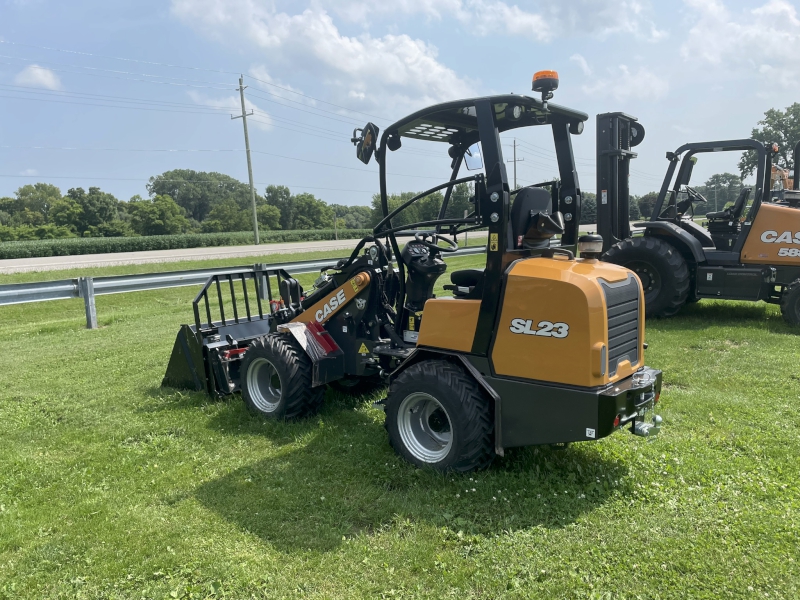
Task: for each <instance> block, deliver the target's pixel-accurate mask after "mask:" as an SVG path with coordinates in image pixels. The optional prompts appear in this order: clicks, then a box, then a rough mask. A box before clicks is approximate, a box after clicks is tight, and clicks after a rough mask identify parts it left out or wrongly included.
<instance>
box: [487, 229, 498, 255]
mask: <svg viewBox="0 0 800 600" xmlns="http://www.w3.org/2000/svg"><path fill="white" fill-rule="evenodd" d="M497 239H498V237H497V234H496V233H490V234H489V251H491V252H497V247H498V245H499V244H498V242H497Z"/></svg>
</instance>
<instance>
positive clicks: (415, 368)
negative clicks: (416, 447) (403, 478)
mask: <svg viewBox="0 0 800 600" xmlns="http://www.w3.org/2000/svg"><path fill="white" fill-rule="evenodd" d="M416 391H420V392H425V393H427V394H430V395H431V396H433V397H434V398H436V399H437V400H438V401H439V402H440V403H441V404H442V405H443V406H444V407H445V410H447V413H448V416H449V417H450V423H451V426H452V428H453V429H452V431H453V446H452V448H451V450H450V453H449V454H448V455H447V456H446V457H445V458H444V459H442V460H441V461H439V462H438V463H426V462H421V461H419V460H417V459H416V458H414V457H413V456H412V455H411V454H410V453H409V452H408V451H407V450H406V448H405V445H404V444H403V441H402V438H401V437H400V434H399V431H398V428H397V411H398V409H399V407H400V404H401V402H402V401H403V399H404V398H405V397H406V396H408V394H410V393H413V392H416ZM385 408H386V423H385V427H386V430H387V432H388V434H389V443H390V444H391V446H392V448H393V449H394V451H395V452H397V454H399V455H400V456H401V457H403V458H404V459H405V460H406V461H408V462H410V463H411V464H413V465H416V466H418V467H431V468H433V469H436V470H437V471H443V472H458V473H467V472H470V471H476V470H479V469H485V468H487V467H488V466H489V465H490V464H491V463H492V461H493V460H494V457H495V452H494V416H493V414H492V410H491V402H490V401H489V399H488V398H487V397H486V394H485V393H484V392H483V390H482V389H481V388H480V386H479V385H478V384H477V383H476V382H475V380H474V379H473V378H472V377H470V376H469V375H468V374H467V373H466V372H465V371H464V369H463V368H461V367H460V366H459V365H456V364H454V363H452V362H449V361H447V360H423V361H421V362H418V363H416V364H414V365H412V366H410V367H409V368H408V369H406V370H405V371H403V372H402V373H401V374H400V375H399V376H398V377H397V379H395V380H394V381H393V382H392V384H391V386H390V387H389V394H388V395H387V397H386V402H385Z"/></svg>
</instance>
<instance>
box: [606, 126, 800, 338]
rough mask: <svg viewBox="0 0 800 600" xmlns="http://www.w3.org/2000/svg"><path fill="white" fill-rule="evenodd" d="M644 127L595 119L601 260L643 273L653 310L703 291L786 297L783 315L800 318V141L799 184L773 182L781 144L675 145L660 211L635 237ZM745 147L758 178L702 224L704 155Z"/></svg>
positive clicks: (734, 296)
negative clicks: (697, 212)
mask: <svg viewBox="0 0 800 600" xmlns="http://www.w3.org/2000/svg"><path fill="white" fill-rule="evenodd" d="M639 127H640V126H639V124H638V123H636V119H635V118H634V117H631V116H629V115H624V114H622V113H610V114H604V115H598V117H597V194H598V202H597V213H598V219H597V224H598V233H599V234H600V235H601V236H602V237H603V240H604V247H603V250H604V252H605V254H604V256H603V260H605V261H608V262H611V263H615V264H618V265H621V266H624V267H627V268H629V269H631V270H632V271H634V272H635V273H636V274H637V276H638V277H639V278H640V279H641V281H642V286H643V287H644V293H645V304H646V307H647V308H646V311H647V316H653V317H669V316H672V315H674V314H675V313H677V312H678V311H679V310H680V309H681V307H682V306H683V305H684V304H685V303H686V302H696V301H697V300H700V299H702V298H717V299H724V300H751V301H758V300H764V301H765V302H770V303H773V304H779V305H780V307H781V312H782V314H783V317H784V319H785V320H786V321H787V322H788V323H790V324H792V325H800V188H798V184H800V182H798V177H797V171H798V166H799V165H798V161H797V157H798V152H799V151H800V144H798V145H797V147H796V148H795V151H794V156H795V167H794V168H795V175H794V181H793V187H794V189H793V190H784V189H776V190H773V189H772V187H771V185H770V183H771V176H772V171H773V170H772V161H773V157H774V155H775V153H776V152H777V150H778V147H777V145H775V144H769V145H764V144H762V143H761V142H758V141H756V140H730V141H719V142H699V143H691V144H684V145H683V146H681V147H680V148H678V149H677V150H676V151H675V152H668V153H667V159H668V160H669V168H668V169H667V174H666V177H665V178H664V183H663V185H662V187H661V191H660V192H659V194H658V198H657V200H656V202H655V206H654V207H653V215H652V217H651V218H650V220H649V221H647V222H643V223H636V224H635V226H636V227H641V228H643V232H642V233H641V234H637V235H632V234H631V228H630V221H629V218H628V204H627V202H628V191H627V185H628V176H627V175H628V171H629V164H630V160H631V159H632V158H635V157H636V154H635V153H633V152H631V148H632V147H633V146H635V145H636V144H638V143H639V142H640V141H641V139H642V137H643V136H642V135H641V134H637V130H638V128H639ZM744 150H752V151H754V152H755V153H756V155H757V157H758V163H757V164H758V166H757V169H756V181H755V185H754V186H753V188H752V189H751V188H749V187H744V188H743V189H742V190H741V192H740V194H739V197H738V198H737V200H736V202H735V203H734V204H733V206H731V207H728V208H725V209H724V210H721V211H718V212H710V213H707V214H706V218H707V219H708V224H707V226H706V227H701V226H700V225H698V224H697V223H695V221H694V219H693V218H692V217H693V216H694V210H693V206H694V204H696V203H698V202H702V203H705V202H707V200H706V198H705V197H704V196H703V195H702V194H700V193H699V192H698V191H697V190H695V189H694V188H692V187H690V185H689V183H690V181H691V176H692V170H693V168H694V165H695V164H696V162H697V155H701V154H703V153H706V152H735V151H744ZM679 166H680V168H679ZM676 171H677V176H676V175H675V172H676ZM786 180H788V178H786ZM779 187H780V186H779Z"/></svg>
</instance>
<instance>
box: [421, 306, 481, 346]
mask: <svg viewBox="0 0 800 600" xmlns="http://www.w3.org/2000/svg"><path fill="white" fill-rule="evenodd" d="M480 310H481V301H480V300H461V299H457V298H433V299H431V300H428V301H427V302H426V303H425V310H424V312H423V318H422V324H421V325H420V330H419V338H418V339H417V345H418V346H432V347H434V348H443V349H445V350H458V351H460V352H469V351H470V350H472V342H473V340H474V338H475V329H476V328H477V326H478V314H479V313H480Z"/></svg>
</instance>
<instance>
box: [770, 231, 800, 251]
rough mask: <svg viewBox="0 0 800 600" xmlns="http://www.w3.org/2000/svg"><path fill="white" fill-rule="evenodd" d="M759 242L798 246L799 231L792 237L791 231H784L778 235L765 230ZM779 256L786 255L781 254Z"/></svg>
mask: <svg viewBox="0 0 800 600" xmlns="http://www.w3.org/2000/svg"><path fill="white" fill-rule="evenodd" d="M761 241H762V242H764V243H765V244H800V231H798V232H796V233H795V234H794V236H792V232H791V231H784V232H783V233H782V234H780V235H778V232H777V231H772V230H767V231H765V232H764V233H762V234H761ZM781 256H786V255H785V254H782V255H781ZM795 256H796V255H795Z"/></svg>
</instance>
